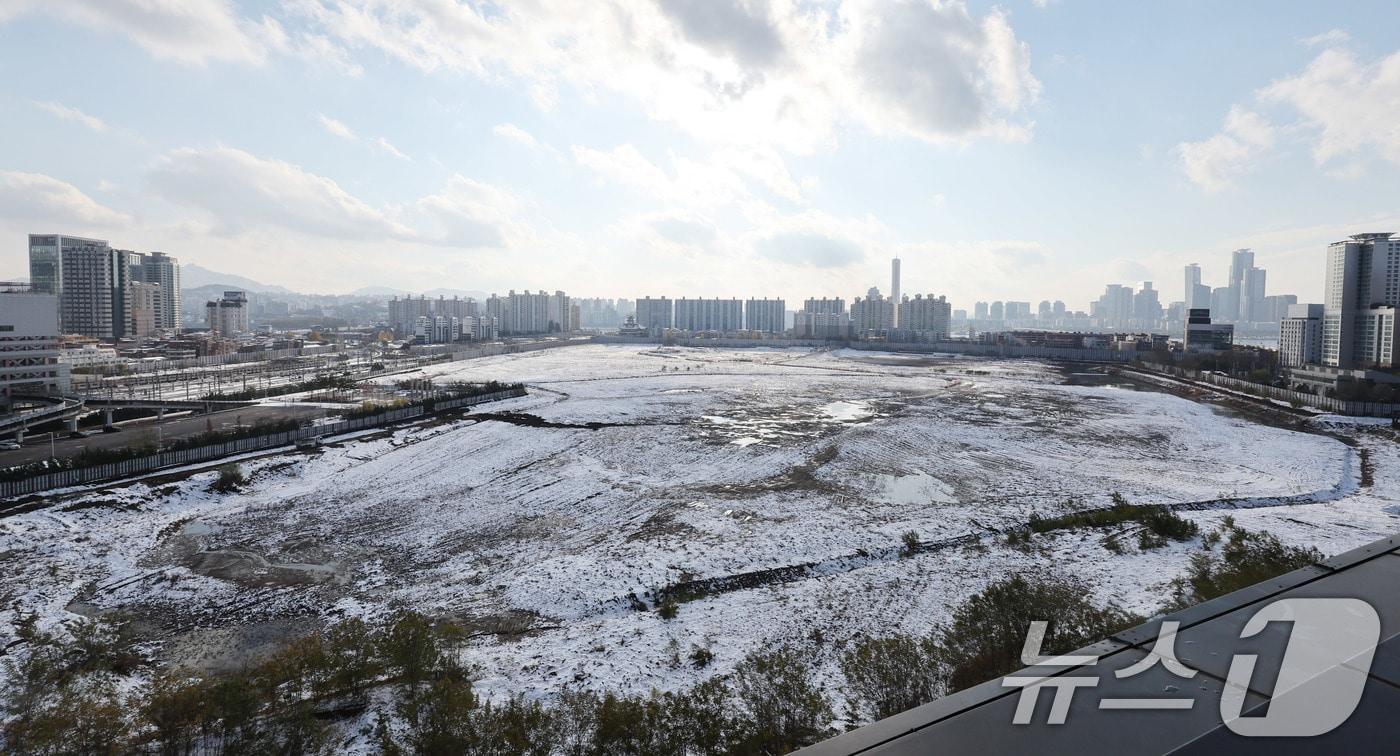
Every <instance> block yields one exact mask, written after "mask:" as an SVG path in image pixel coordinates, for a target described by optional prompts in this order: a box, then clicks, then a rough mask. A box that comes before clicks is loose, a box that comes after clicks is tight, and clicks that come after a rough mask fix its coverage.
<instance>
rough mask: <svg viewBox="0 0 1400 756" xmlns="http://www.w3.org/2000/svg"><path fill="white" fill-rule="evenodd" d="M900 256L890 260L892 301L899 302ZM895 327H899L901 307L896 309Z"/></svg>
mask: <svg viewBox="0 0 1400 756" xmlns="http://www.w3.org/2000/svg"><path fill="white" fill-rule="evenodd" d="M899 291H900V289H899V258H898V257H896V258H894V259H893V260H890V301H891V302H894V303H895V304H896V305H898V304H899V301H900V300H899ZM894 327H895V328H898V327H899V307H898V306H896V307H895V309H894Z"/></svg>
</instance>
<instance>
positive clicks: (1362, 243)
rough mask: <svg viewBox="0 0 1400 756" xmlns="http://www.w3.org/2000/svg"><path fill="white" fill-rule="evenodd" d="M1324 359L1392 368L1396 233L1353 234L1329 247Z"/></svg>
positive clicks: (1399, 279) (1399, 302)
mask: <svg viewBox="0 0 1400 756" xmlns="http://www.w3.org/2000/svg"><path fill="white" fill-rule="evenodd" d="M1324 291H1325V294H1324V297H1323V303H1322V308H1323V309H1322V364H1324V365H1328V366H1331V367H1340V368H1368V367H1394V366H1395V364H1396V362H1395V353H1394V346H1395V340H1396V330H1395V328H1396V322H1397V321H1396V318H1395V308H1396V307H1397V306H1400V236H1397V235H1395V234H1390V233H1367V234H1355V235H1353V236H1352V237H1351V238H1350V239H1349V240H1343V241H1339V242H1334V243H1332V244H1331V245H1329V246H1328V247H1327V278H1326V281H1325V289H1324Z"/></svg>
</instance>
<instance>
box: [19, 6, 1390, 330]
mask: <svg viewBox="0 0 1400 756" xmlns="http://www.w3.org/2000/svg"><path fill="white" fill-rule="evenodd" d="M1396 28H1400V6H1397V4H1396V3H1395V2H1394V1H1393V0H1380V1H1378V2H1330V3H1304V2H1290V3H1279V2H1252V3H1251V2H1229V3H1221V2H1178V3H1124V2H1116V1H1114V2H1109V1H1107V0H1102V1H1099V2H1089V1H1088V0H1004V1H1003V2H1000V3H989V2H976V1H974V0H968V2H961V1H960V0H905V1H902V2H901V1H900V0H771V2H764V1H763V0H589V2H568V1H563V0H559V1H554V2H546V1H545V0H508V1H505V0H503V1H501V2H479V1H478V0H0V238H4V239H9V240H10V241H9V245H8V248H9V249H10V250H11V252H10V253H9V254H5V255H0V261H3V270H0V276H3V277H6V278H13V277H20V276H24V275H25V274H26V273H27V263H26V251H25V250H26V243H25V238H24V235H25V234H27V233H37V232H60V233H72V234H80V235H95V236H100V237H103V238H107V239H110V240H111V241H112V242H113V243H114V244H117V245H120V246H123V247H127V248H132V249H137V250H161V251H165V252H168V253H171V254H173V255H176V256H178V257H180V258H181V259H182V260H183V261H185V262H192V263H197V264H199V265H203V266H205V267H209V268H214V269H216V270H221V271H227V272H231V273H238V274H242V275H247V276H250V277H253V278H256V279H259V280H262V281H265V282H268V283H277V284H281V285H284V286H288V287H291V288H295V289H299V290H303V291H314V292H325V293H335V292H345V291H350V290H352V289H356V288H359V287H362V286H370V285H379V286H392V287H396V288H402V289H410V290H421V289H427V288H436V287H453V288H463V289H481V290H486V291H492V290H495V291H502V292H503V291H505V290H506V289H510V288H516V289H520V288H531V289H535V288H548V289H550V290H553V289H557V288H562V289H565V290H566V291H568V292H569V293H571V294H575V295H580V296H627V297H635V296H640V295H643V294H657V295H659V294H668V295H671V296H684V295H691V296H697V295H698V296H761V295H771V296H783V297H786V298H788V299H789V300H795V299H798V298H801V297H805V296H813V295H839V296H846V297H850V296H852V295H856V294H860V293H863V292H864V290H865V289H866V288H867V287H868V286H870V285H879V286H881V288H882V289H885V288H887V286H888V273H887V268H888V259H889V258H890V257H891V256H895V255H898V256H900V257H902V258H903V260H904V280H905V284H904V289H905V291H906V292H907V293H913V292H932V293H942V294H947V295H949V296H950V298H952V299H953V301H954V306H955V307H968V308H970V306H971V303H972V302H973V301H974V300H977V299H988V300H990V299H1025V300H1030V301H1032V302H1035V301H1038V300H1040V299H1046V298H1048V299H1056V298H1060V299H1064V300H1066V301H1067V302H1068V303H1069V305H1070V306H1071V307H1072V308H1085V307H1086V306H1087V301H1088V300H1089V299H1091V298H1092V297H1094V296H1096V295H1097V293H1098V292H1100V291H1101V290H1102V287H1103V285H1104V284H1105V283H1108V282H1120V283H1130V282H1135V281H1140V280H1143V279H1152V280H1155V281H1156V282H1157V285H1158V288H1161V289H1164V290H1165V296H1164V299H1167V300H1170V299H1180V298H1181V291H1180V289H1181V266H1182V265H1183V264H1185V263H1188V262H1200V263H1201V264H1202V265H1203V266H1204V268H1205V275H1206V279H1207V281H1208V282H1209V283H1212V284H1214V285H1221V284H1223V279H1224V276H1225V266H1226V264H1227V262H1226V260H1227V255H1228V252H1229V251H1230V250H1231V249H1233V248H1236V247H1240V246H1250V247H1253V248H1254V249H1255V250H1256V254H1257V260H1258V263H1259V264H1260V265H1262V266H1264V267H1266V268H1268V269H1269V284H1270V293H1281V292H1290V291H1291V292H1296V293H1298V294H1300V295H1301V296H1302V297H1303V299H1304V300H1309V299H1313V300H1315V299H1316V298H1317V297H1318V296H1320V294H1321V285H1320V280H1321V277H1322V258H1321V253H1322V245H1324V244H1325V243H1326V242H1328V241H1331V240H1333V239H1335V238H1339V237H1341V236H1342V235H1345V234H1348V233H1355V232H1360V231H1400V170H1397V169H1400V43H1397V41H1396V37H1395V34H1394V31H1395V29H1396Z"/></svg>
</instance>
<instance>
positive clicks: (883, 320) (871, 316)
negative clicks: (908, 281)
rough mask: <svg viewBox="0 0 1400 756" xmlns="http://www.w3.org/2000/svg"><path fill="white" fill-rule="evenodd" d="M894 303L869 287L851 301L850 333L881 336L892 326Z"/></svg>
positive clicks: (875, 289)
mask: <svg viewBox="0 0 1400 756" xmlns="http://www.w3.org/2000/svg"><path fill="white" fill-rule="evenodd" d="M997 304H1000V302H998V303H997ZM894 305H895V303H894V300H891V299H885V298H884V297H882V296H880V290H879V289H877V288H874V287H871V289H870V290H869V291H868V292H866V294H865V297H864V298H861V297H856V298H855V299H854V300H852V301H851V333H852V334H853V335H854V336H855V337H856V338H868V337H871V336H881V337H883V336H884V335H885V334H887V333H888V332H889V330H890V329H891V328H893V327H894V310H895V306H894Z"/></svg>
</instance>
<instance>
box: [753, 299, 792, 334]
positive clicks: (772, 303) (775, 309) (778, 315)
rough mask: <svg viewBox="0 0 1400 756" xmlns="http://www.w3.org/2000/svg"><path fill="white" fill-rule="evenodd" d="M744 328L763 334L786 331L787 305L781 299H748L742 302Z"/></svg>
mask: <svg viewBox="0 0 1400 756" xmlns="http://www.w3.org/2000/svg"><path fill="white" fill-rule="evenodd" d="M744 328H746V329H748V330H750V331H761V332H763V333H782V332H783V331H786V330H787V303H786V302H784V301H783V300H781V299H750V300H748V301H746V302H744Z"/></svg>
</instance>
